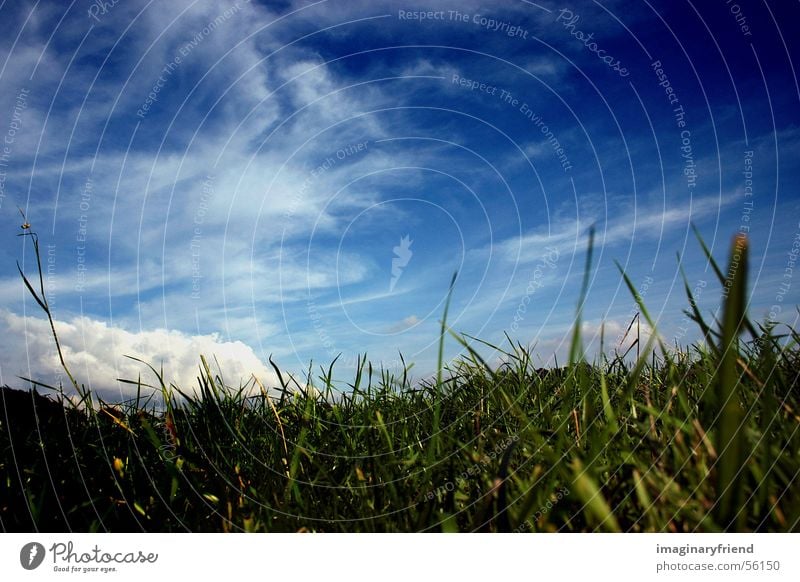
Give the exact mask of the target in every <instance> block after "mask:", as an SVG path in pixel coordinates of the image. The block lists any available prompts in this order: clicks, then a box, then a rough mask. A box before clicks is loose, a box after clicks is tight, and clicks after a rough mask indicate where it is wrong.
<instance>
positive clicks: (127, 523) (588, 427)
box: [0, 238, 800, 532]
mask: <svg viewBox="0 0 800 582" xmlns="http://www.w3.org/2000/svg"><path fill="white" fill-rule="evenodd" d="M589 250H590V252H589V253H588V255H589V257H588V260H587V270H586V273H587V275H588V272H589V265H590V264H591V245H590V247H589ZM735 253H736V254H737V256H738V257H740V260H737V261H733V260H732V261H731V263H730V265H731V266H730V268H729V269H728V270H727V271H725V272H723V270H722V269H720V268H719V267H718V266H717V265H716V263H714V262H713V259H711V257H710V256H709V257H708V258H709V260H711V261H712V264H713V267H714V269H715V271H716V273H717V276H718V277H719V280H720V283H721V284H722V285H723V288H724V289H726V290H727V293H726V295H725V296H724V297H723V298H722V305H723V308H722V309H721V311H720V313H721V317H720V320H719V321H711V322H708V321H706V319H704V317H703V315H702V314H701V313H700V312H699V311H698V310H697V309H696V307H695V303H694V299H693V298H692V296H691V292H690V290H689V289H688V287H687V290H686V291H687V301H688V304H689V308H688V310H687V313H689V314H690V316H691V317H692V318H693V319H694V321H695V322H696V324H697V325H698V326H699V329H700V330H701V332H702V333H703V335H704V337H705V341H704V342H702V343H699V344H697V345H695V346H691V347H687V348H685V349H680V350H676V349H675V348H674V347H672V348H670V347H669V346H664V345H661V344H660V340H659V339H658V336H657V335H653V336H652V338H651V339H650V340H649V342H648V344H647V345H641V346H639V347H640V351H641V357H640V358H639V359H638V360H635V359H634V360H631V359H630V357H627V358H626V357H622V356H623V355H622V354H618V355H617V356H616V357H602V358H598V359H597V360H595V361H593V362H592V363H589V362H586V361H584V358H583V356H582V349H581V341H580V337H579V336H578V334H577V333H576V335H575V339H574V341H573V346H572V357H571V358H570V362H569V365H568V366H566V367H563V368H554V369H547V370H545V369H537V368H535V367H534V366H533V363H532V362H533V356H532V354H531V353H530V352H529V351H528V350H527V349H525V348H524V347H523V346H521V345H519V344H515V343H513V342H512V341H511V340H510V339H509V340H508V342H507V343H506V344H504V345H503V346H488V345H486V344H484V343H482V342H480V341H479V340H476V339H474V338H469V337H465V336H461V335H457V334H453V333H451V332H450V331H449V330H448V329H447V326H446V312H445V314H444V317H443V320H442V322H443V323H442V337H441V342H444V341H459V342H461V343H462V344H463V346H464V348H465V353H466V354H467V355H466V356H465V357H464V358H462V359H461V360H459V361H458V362H454V363H451V364H449V365H445V364H444V363H443V362H441V361H440V370H439V374H438V375H437V376H436V377H435V378H430V379H428V380H425V381H422V382H418V381H412V380H411V379H410V377H408V376H407V375H406V374H404V373H402V372H401V373H399V374H398V373H389V372H387V371H385V370H381V369H380V368H377V367H373V366H372V365H371V364H370V363H369V362H367V361H362V362H361V363H360V366H359V370H358V372H357V374H356V376H355V377H354V378H353V379H352V381H351V382H350V384H349V386H348V388H347V390H345V391H342V392H338V391H334V388H333V385H332V384H333V382H332V378H333V376H334V375H335V363H334V364H331V365H330V366H329V367H325V368H318V369H317V370H309V372H308V374H307V377H305V378H303V379H302V380H301V381H297V380H295V379H293V378H290V377H288V376H286V375H281V379H282V383H283V385H282V386H277V387H264V386H261V385H260V384H259V383H258V381H257V380H255V379H251V380H250V381H249V382H245V383H244V384H239V383H237V384H236V385H235V386H231V385H229V384H228V383H227V382H226V381H225V380H224V379H223V372H224V371H220V370H218V369H217V368H216V366H214V362H213V359H211V360H207V359H206V358H202V359H201V364H200V367H199V370H200V375H199V378H198V381H199V383H200V394H199V395H193V394H192V393H191V391H189V390H186V389H183V390H182V389H181V387H176V386H167V385H164V383H163V382H161V381H160V380H159V379H160V375H159V373H158V371H157V370H155V369H152V368H151V369H149V370H145V371H147V375H146V376H145V375H144V374H143V379H142V380H141V381H138V383H137V389H138V392H139V397H138V398H136V399H134V400H132V401H130V402H123V403H117V404H113V405H112V404H109V403H105V402H102V401H100V400H99V399H98V398H97V397H96V396H95V395H94V394H92V393H90V392H88V391H86V390H85V389H83V388H82V387H81V386H79V385H78V384H77V383H76V384H75V389H76V391H77V392H78V393H79V397H78V398H71V399H67V398H65V397H64V396H63V393H62V392H60V391H58V390H56V392H55V398H46V397H44V396H41V395H39V394H38V393H35V392H33V391H29V392H23V391H16V390H11V389H9V388H5V389H3V390H2V399H1V400H0V408H2V410H0V527H2V529H3V530H5V531H36V530H39V531H77V532H80V531H168V532H179V531H206V532H209V531H213V532H216V531H229V532H238V531H248V532H276V531H277V532H295V531H312V532H314V531H320V532H410V531H434V532H438V531H445V532H455V531H463V532H467V531H486V532H509V531H516V532H542V531H544V532H554V531H561V532H592V531H623V532H653V531H660V532H661V531H663V532H692V531H702V532H716V531H771V532H786V531H798V530H800V481H799V479H798V471H800V455H798V445H799V444H800V434H798V427H799V426H800V386H798V374H799V373H800V361H799V360H800V348H798V340H800V336H799V335H798V333H797V331H796V330H791V329H786V328H785V327H783V326H777V327H774V328H773V327H772V326H764V325H759V324H757V323H753V322H751V321H750V319H748V318H747V317H746V315H745V297H746V292H745V291H746V275H747V262H746V257H747V241H746V240H745V239H742V238H737V239H736V240H735V242H734V247H733V250H732V255H733V254H735ZM623 276H624V275H623ZM23 277H24V275H23ZM25 282H26V284H27V285H28V287H29V290H30V291H31V292H32V293H34V295H37V292H36V291H35V290H34V286H33V285H31V283H30V281H29V280H28V279H27V278H25ZM628 284H629V285H630V282H629V281H628ZM631 290H632V291H633V289H631ZM37 296H38V300H39V301H40V305H41V306H42V307H43V308H44V309H45V311H47V302H46V298H45V297H44V294H43V288H42V290H41V293H40V294H38V295H37ZM637 301H638V303H639V307H640V313H641V317H642V318H643V319H646V320H649V315H648V313H647V310H646V306H645V305H644V304H643V303H642V302H641V300H640V298H638V297H637ZM576 321H577V323H576V330H577V329H580V310H579V312H578V316H577V317H576ZM56 339H57V338H56ZM488 349H492V350H493V349H498V350H502V352H503V353H504V362H505V363H504V364H503V365H501V366H499V367H498V366H489V365H487V364H486V363H485V362H484V361H483V359H482V358H481V356H480V355H479V354H480V353H481V351H483V352H485V351H487V350H488ZM66 365H67V364H66V363H65V366H66ZM145 365H146V364H144V363H143V367H144V366H145ZM276 370H277V368H276ZM279 374H280V372H279ZM146 378H150V380H147V379H146ZM237 380H238V379H237ZM184 388H185V387H184ZM43 390H46V389H43V388H42V387H41V386H40V387H39V391H43ZM48 392H52V390H48Z"/></svg>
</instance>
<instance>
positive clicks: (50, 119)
mask: <svg viewBox="0 0 800 582" xmlns="http://www.w3.org/2000/svg"><path fill="white" fill-rule="evenodd" d="M798 17H800V7H799V6H798V4H797V3H795V2H755V1H747V0H741V1H739V2H738V3H735V2H724V1H719V2H713V3H700V2H688V1H687V2H645V1H643V2H636V1H633V2H615V1H604V2H583V1H582V2H573V3H570V4H558V3H555V2H550V1H546V0H543V1H542V2H539V3H532V2H527V1H519V2H515V1H509V2H502V3H501V2H491V3H488V2H484V3H480V2H471V1H466V2H465V1H461V2H455V1H453V2H438V1H434V2H427V3H415V4H414V3H405V2H366V1H363V2H362V1H357V2H352V1H349V2H343V1H335V0H330V1H326V2H316V3H310V2H290V1H287V2H255V1H252V2H245V1H244V0H239V1H238V2H210V1H208V2H205V1H197V2H158V1H153V2H136V1H132V0H131V1H129V0H120V1H118V2H117V3H113V2H108V1H107V2H105V3H103V2H99V1H98V2H94V3H92V2H77V1H76V2H73V3H72V4H69V5H68V4H66V3H60V2H4V3H3V4H0V47H1V48H0V79H2V86H3V92H2V94H1V95H0V133H2V134H3V137H2V138H1V139H4V143H3V144H2V145H3V147H5V149H4V150H3V151H1V152H0V153H1V154H3V157H2V160H0V172H2V174H0V179H2V182H0V184H2V190H0V218H1V220H2V224H3V229H2V234H0V236H2V238H3V243H2V245H0V300H1V301H2V304H0V328H2V332H3V333H2V334H0V337H2V339H0V354H2V355H0V382H3V383H10V384H14V383H18V380H16V377H17V376H21V375H22V376H33V377H36V378H41V379H44V380H52V379H54V378H57V375H58V366H57V360H56V356H55V353H54V350H53V346H52V342H51V341H50V338H49V335H48V328H47V325H46V322H45V320H44V319H43V314H42V313H41V312H40V311H38V309H37V306H36V305H35V303H34V302H33V301H32V300H31V299H30V298H29V297H26V296H25V291H24V288H23V286H22V284H21V282H20V279H19V276H18V274H17V273H16V266H15V260H20V261H21V262H22V263H23V264H24V266H25V269H26V271H28V272H29V274H30V273H32V271H31V269H32V268H33V263H32V262H31V260H32V258H33V257H32V254H31V247H30V244H26V242H25V240H24V239H23V238H20V237H17V236H16V235H17V234H18V233H19V232H20V230H19V225H20V218H21V217H20V216H19V213H18V210H17V207H18V206H19V207H22V208H23V209H25V211H26V214H27V217H28V220H29V222H31V223H32V224H33V225H34V227H35V230H36V231H37V232H38V233H39V235H40V237H41V244H42V251H43V254H44V255H45V256H44V257H43V258H44V261H45V265H44V267H45V270H46V273H45V275H46V277H45V283H46V289H47V291H48V294H49V296H50V297H51V302H52V305H53V311H54V313H55V316H56V319H57V322H58V326H59V330H60V333H61V335H62V336H63V340H64V343H65V346H66V351H67V355H68V358H69V359H70V360H71V361H72V362H74V366H75V367H76V374H77V375H78V376H79V379H80V380H81V381H82V382H86V383H87V384H89V385H92V386H93V387H96V388H97V389H102V390H107V391H110V392H112V393H114V392H115V391H118V390H124V385H118V384H117V383H116V382H115V380H114V379H115V378H117V377H121V376H122V377H135V375H136V374H138V373H139V371H141V366H140V365H138V364H136V363H134V362H132V361H130V360H128V359H125V358H124V355H135V356H137V357H141V358H144V359H146V360H148V361H151V362H153V363H155V364H156V365H158V364H160V363H162V362H163V363H164V367H165V371H166V373H167V376H168V378H169V379H173V380H174V381H176V382H181V383H184V384H186V383H191V382H192V380H193V378H194V376H195V375H196V372H195V371H196V366H197V361H198V354H199V353H200V352H202V353H206V354H208V355H211V354H216V355H217V356H218V358H219V359H220V362H221V364H222V365H223V370H224V371H227V373H228V379H229V380H236V379H237V378H236V377H237V376H247V375H248V374H250V373H256V374H258V375H259V376H261V377H264V378H265V379H266V380H267V381H268V382H270V381H273V380H274V377H273V376H272V375H271V371H270V369H269V365H268V364H267V363H266V361H267V358H268V356H269V355H272V356H273V358H274V359H275V360H276V361H277V362H278V363H279V364H280V365H281V366H282V367H284V368H286V369H287V370H295V371H297V370H302V369H304V368H306V367H307V365H308V362H309V361H311V360H313V361H314V362H317V363H321V364H325V365H326V364H327V363H328V362H330V360H332V359H333V358H334V357H335V356H336V355H338V354H342V356H341V359H340V363H339V365H338V370H339V374H338V376H339V377H341V378H343V379H344V378H347V377H348V376H349V375H350V373H351V372H352V368H353V365H354V361H355V358H356V356H357V354H359V353H363V352H367V353H368V355H369V357H370V359H372V360H373V361H375V362H381V361H382V362H385V364H386V366H387V367H390V368H391V367H396V366H397V365H398V361H397V360H398V353H402V354H403V356H404V357H405V359H406V361H407V362H414V363H415V366H416V368H415V372H416V373H417V374H418V375H420V376H422V375H425V374H426V373H428V372H430V371H431V370H433V369H434V367H435V361H436V344H437V341H438V328H439V325H440V318H441V315H442V312H443V309H444V301H445V298H446V296H447V292H448V285H449V282H450V279H451V277H452V275H453V273H454V272H458V279H457V281H456V285H455V288H454V292H453V299H452V305H451V309H450V316H449V322H448V323H449V324H450V325H451V326H452V327H453V328H454V329H455V330H457V331H460V332H464V333H467V334H470V335H474V336H478V337H481V338H483V339H485V340H487V341H490V342H501V341H502V340H503V334H504V332H508V333H509V334H510V335H511V336H512V337H513V338H514V339H515V340H518V341H520V342H522V343H523V344H529V345H534V344H535V345H536V346H537V353H538V354H539V356H540V357H541V360H540V362H541V364H542V365H544V364H550V363H552V362H553V359H552V356H553V354H556V355H557V356H558V358H559V361H563V359H564V357H565V352H566V349H567V344H566V342H567V341H568V336H569V331H570V329H571V327H572V325H573V322H574V315H575V307H576V303H577V301H578V295H579V287H580V282H581V277H582V275H583V266H584V262H585V250H586V245H587V240H588V231H589V228H590V227H591V226H592V225H595V228H596V232H597V239H596V242H597V245H596V248H595V261H594V265H593V270H592V278H591V285H590V289H589V294H588V298H587V302H586V305H585V308H584V325H583V327H584V341H585V343H586V344H587V348H588V350H589V352H590V353H595V352H596V350H597V349H598V343H599V331H600V328H601V325H602V324H605V326H606V348H607V349H612V350H613V349H614V348H616V347H620V346H619V340H620V339H621V335H622V333H623V332H624V329H625V327H626V326H627V324H628V322H629V321H630V319H631V317H632V316H633V314H634V313H635V311H636V309H635V304H634V302H633V299H632V298H631V295H630V293H629V292H628V290H627V289H626V287H625V285H624V283H623V281H622V278H621V277H620V274H619V271H618V269H617V267H616V265H615V263H614V261H615V260H616V261H619V262H620V263H621V264H622V265H623V267H624V268H625V270H626V272H627V273H628V274H629V276H630V277H631V280H632V281H633V282H634V284H635V285H637V286H638V287H639V288H640V290H641V292H642V295H643V296H644V299H645V301H646V303H647V304H648V306H649V309H650V310H651V312H652V313H653V314H654V316H656V317H657V318H658V331H659V333H660V334H661V335H662V336H663V337H664V338H665V340H667V341H668V342H669V343H674V342H675V341H677V342H678V343H680V344H688V343H690V342H692V341H695V340H696V339H697V335H696V333H695V331H694V329H692V328H691V326H689V328H688V329H687V325H686V321H685V320H684V318H683V313H682V310H683V309H684V308H685V307H686V305H687V301H686V297H685V294H684V291H683V283H682V280H681V275H680V271H679V269H678V262H677V257H676V255H677V254H680V255H681V256H682V264H683V267H684V269H685V271H686V273H687V277H688V280H689V283H690V285H691V286H692V287H693V288H695V289H696V290H697V291H698V302H699V305H700V307H701V309H702V310H703V311H704V312H705V313H707V314H708V315H712V314H713V313H714V312H715V310H716V309H717V308H718V305H719V296H720V295H719V293H720V286H719V284H718V283H717V282H716V281H715V280H714V277H713V273H712V272H711V270H710V269H709V268H708V265H707V263H706V261H705V260H704V259H703V255H702V253H701V252H700V248H699V246H698V244H697V242H696V240H695V238H694V235H693V234H692V230H691V224H692V223H693V224H695V225H696V226H697V227H698V228H699V230H700V231H701V233H702V235H703V236H704V238H705V240H706V241H707V243H708V244H709V246H710V247H711V248H712V249H713V252H714V254H715V255H716V256H717V257H718V258H719V259H721V260H722V261H723V262H724V261H725V260H727V259H726V257H727V255H728V250H729V245H730V242H731V239H732V237H733V235H734V234H735V233H737V232H739V231H740V230H747V231H748V234H749V235H750V239H751V245H752V257H751V264H752V277H751V282H750V288H751V299H750V309H751V313H752V314H753V316H754V317H755V318H756V319H759V320H764V319H766V318H770V317H771V318H773V319H775V320H776V321H781V322H787V323H793V322H796V319H797V315H798V312H797V310H796V309H795V307H794V306H795V304H796V303H798V296H799V294H798V291H799V290H800V281H798V280H797V279H798V277H800V273H798V274H795V273H794V268H793V266H792V264H791V263H790V262H791V261H792V256H793V255H791V253H792V252H793V249H795V250H796V249H797V248H798V247H797V246H796V245H795V246H793V244H795V237H796V236H797V235H798V234H800V224H798V223H799V222H800V198H799V196H798V192H797V190H796V184H797V181H798V178H799V177H800V176H798V166H797V163H796V162H797V154H798V146H799V145H800V125H799V124H800V119H799V117H800V116H798V112H800V107H799V106H800V88H798V81H797V75H796V71H795V68H794V64H793V62H794V61H795V60H796V59H795V58H796V57H797V55H798V47H797V41H796V39H795V38H794V36H795V35H793V34H792V33H791V30H792V29H791V26H792V24H793V23H794V22H796V21H797V18H798ZM798 240H800V239H798ZM787 267H788V268H789V270H787ZM781 285H783V287H781ZM787 285H788V286H787ZM774 305H777V306H778V307H779V310H778V309H776V308H773V307H772V306H774ZM770 313H772V315H770ZM458 351H459V348H458V346H457V345H456V344H455V342H452V341H451V342H449V344H448V350H447V355H448V357H455V356H457V354H458ZM488 355H489V356H491V354H488ZM231 377H233V378H231Z"/></svg>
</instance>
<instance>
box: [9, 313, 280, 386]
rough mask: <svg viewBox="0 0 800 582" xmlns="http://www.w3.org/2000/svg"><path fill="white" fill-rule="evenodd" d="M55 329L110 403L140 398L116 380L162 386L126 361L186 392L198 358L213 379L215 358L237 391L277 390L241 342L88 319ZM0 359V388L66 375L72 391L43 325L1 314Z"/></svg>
mask: <svg viewBox="0 0 800 582" xmlns="http://www.w3.org/2000/svg"><path fill="white" fill-rule="evenodd" d="M56 331H57V332H58V337H59V340H60V342H61V346H62V350H63V352H64V357H65V359H66V360H67V365H68V366H69V367H70V370H71V371H72V373H73V375H74V376H75V377H76V380H77V381H78V382H79V383H80V384H85V385H86V386H87V387H90V388H91V389H92V390H94V391H96V392H98V393H100V394H101V395H103V396H104V397H105V398H107V399H109V400H112V401H114V400H119V399H124V398H130V397H131V396H133V395H135V394H136V387H135V386H132V385H130V384H125V383H122V382H119V381H118V378H122V379H128V380H136V379H137V378H138V377H139V376H140V375H141V378H142V381H143V382H145V383H148V384H155V383H157V380H156V378H155V377H154V375H153V373H152V372H151V371H150V370H149V369H148V368H147V367H146V366H145V365H144V364H141V363H140V362H136V361H134V360H132V359H130V358H128V357H125V356H132V357H136V358H139V359H141V360H144V361H145V362H148V363H150V364H151V365H152V366H153V367H154V368H156V369H159V368H161V367H162V366H163V370H164V379H165V381H166V382H168V383H174V384H175V385H177V386H178V387H179V388H180V389H181V390H183V391H184V392H186V393H191V392H196V391H197V389H198V383H197V376H198V375H199V365H200V356H201V355H203V356H205V357H206V359H207V360H208V361H209V363H210V365H211V366H212V371H213V372H215V373H216V372H217V371H218V369H217V368H216V364H215V363H214V358H216V360H217V361H218V362H219V370H221V371H222V376H223V378H224V380H225V382H226V384H228V385H232V386H237V387H238V386H239V384H240V382H241V383H246V382H247V381H248V380H249V379H250V378H251V375H252V374H255V375H256V377H257V378H258V379H259V380H260V381H261V382H262V383H263V384H264V385H265V386H267V387H270V388H272V387H277V386H278V385H279V384H278V380H277V377H276V374H275V372H274V371H273V370H272V369H271V368H269V367H268V364H267V365H265V364H264V362H262V361H261V360H260V359H259V358H258V356H257V355H256V354H255V352H254V351H253V349H252V348H251V347H250V346H248V345H246V344H244V343H242V342H240V341H232V342H231V341H222V340H221V339H220V337H219V335H218V334H210V335H188V334H185V333H182V332H179V331H174V330H166V329H155V330H149V331H139V332H130V331H127V330H124V329H120V328H116V327H111V326H109V325H107V324H106V323H105V322H102V321H97V320H94V319H90V318H88V317H76V318H74V319H72V320H70V321H57V322H56ZM0 353H2V354H3V357H2V363H1V364H0V382H2V383H4V384H17V383H19V380H18V379H17V378H18V377H20V376H23V377H29V378H31V379H33V380H37V381H40V382H44V383H53V382H56V381H57V379H58V378H59V377H61V381H62V383H63V384H64V385H65V386H67V385H68V380H67V379H66V377H65V375H64V374H63V371H62V370H61V367H60V364H59V360H58V355H57V353H56V350H55V345H54V342H53V338H52V335H51V332H50V326H49V323H48V322H47V320H46V319H43V318H37V317H23V316H19V315H16V314H13V313H11V312H9V311H5V310H2V311H0Z"/></svg>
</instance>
